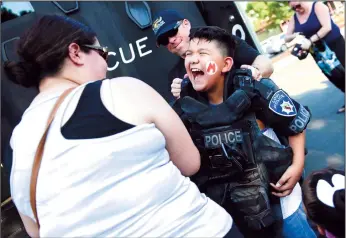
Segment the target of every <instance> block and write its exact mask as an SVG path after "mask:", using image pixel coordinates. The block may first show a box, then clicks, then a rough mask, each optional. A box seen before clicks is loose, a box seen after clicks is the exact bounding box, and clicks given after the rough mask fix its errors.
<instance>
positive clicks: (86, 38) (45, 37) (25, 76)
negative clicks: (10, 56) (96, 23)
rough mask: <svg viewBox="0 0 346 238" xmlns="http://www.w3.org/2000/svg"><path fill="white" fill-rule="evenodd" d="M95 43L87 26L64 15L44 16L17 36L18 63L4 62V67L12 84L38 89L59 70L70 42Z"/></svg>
mask: <svg viewBox="0 0 346 238" xmlns="http://www.w3.org/2000/svg"><path fill="white" fill-rule="evenodd" d="M95 40H96V34H95V32H94V31H93V30H92V29H91V28H90V27H88V26H86V25H84V24H82V23H80V22H78V21H75V20H73V19H71V18H68V17H65V16H58V15H45V16H43V17H41V18H40V19H39V20H38V21H37V22H36V23H35V24H34V25H33V26H32V27H31V28H29V30H28V31H26V32H25V33H24V34H23V36H22V37H20V40H19V42H18V45H17V54H18V55H19V57H20V61H19V62H14V61H7V62H5V65H4V67H5V70H6V72H7V73H8V74H9V78H10V79H11V80H12V81H13V82H15V83H17V84H20V85H22V86H24V87H32V86H35V87H38V85H39V82H40V81H41V79H42V78H44V77H46V76H53V75H55V74H56V73H58V72H59V71H60V70H61V68H62V65H63V62H64V59H65V58H66V57H67V55H68V46H69V45H70V44H71V43H76V44H78V45H83V44H89V45H92V44H94V43H95ZM81 50H83V51H84V52H88V51H89V49H85V48H81Z"/></svg>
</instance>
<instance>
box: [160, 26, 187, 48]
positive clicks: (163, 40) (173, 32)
mask: <svg viewBox="0 0 346 238" xmlns="http://www.w3.org/2000/svg"><path fill="white" fill-rule="evenodd" d="M180 25H181V22H180V23H179V24H178V25H177V26H176V27H175V28H174V29H172V30H169V31H167V32H166V33H164V34H162V35H161V36H159V38H158V39H157V45H158V46H160V45H163V46H167V45H168V43H169V38H170V37H174V36H176V35H177V33H178V28H179V26H180Z"/></svg>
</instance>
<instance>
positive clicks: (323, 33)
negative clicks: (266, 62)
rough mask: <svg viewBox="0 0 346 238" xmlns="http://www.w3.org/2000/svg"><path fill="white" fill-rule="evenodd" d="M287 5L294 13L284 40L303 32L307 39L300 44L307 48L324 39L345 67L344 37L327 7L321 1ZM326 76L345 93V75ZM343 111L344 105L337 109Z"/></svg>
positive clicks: (287, 40) (291, 2) (296, 2)
mask: <svg viewBox="0 0 346 238" xmlns="http://www.w3.org/2000/svg"><path fill="white" fill-rule="evenodd" d="M289 6H290V7H291V8H292V10H294V11H295V13H294V15H293V16H292V17H291V19H290V21H289V24H288V28H287V33H286V36H285V41H286V42H290V41H292V40H293V39H294V38H295V37H296V36H298V35H299V34H303V35H304V36H305V38H306V39H307V40H305V41H304V44H302V48H303V49H305V50H308V49H309V48H310V47H311V45H312V43H316V42H318V41H320V40H324V41H325V42H326V44H327V45H328V47H329V48H330V49H331V50H332V51H334V52H335V54H336V57H337V58H338V60H339V61H340V63H341V64H342V66H343V67H344V68H345V39H344V37H343V36H342V35H341V32H340V29H339V27H338V26H337V25H336V24H335V23H334V21H333V19H332V18H331V16H330V13H329V8H328V7H327V6H326V5H324V4H323V2H316V1H315V2H303V1H289ZM325 75H326V74H325ZM326 77H327V78H328V79H329V80H330V81H331V82H332V83H333V84H334V85H335V86H336V87H337V88H338V89H340V90H341V91H342V92H343V93H345V77H343V78H342V79H340V78H335V77H330V76H329V75H326ZM344 111H345V105H344V106H342V107H341V108H340V109H339V110H338V113H341V112H344Z"/></svg>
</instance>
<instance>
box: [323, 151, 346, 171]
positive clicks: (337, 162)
mask: <svg viewBox="0 0 346 238" xmlns="http://www.w3.org/2000/svg"><path fill="white" fill-rule="evenodd" d="M344 159H345V158H343V157H342V156H341V155H339V154H334V155H332V156H328V158H327V163H328V166H329V167H332V168H339V167H340V166H342V165H343V164H344Z"/></svg>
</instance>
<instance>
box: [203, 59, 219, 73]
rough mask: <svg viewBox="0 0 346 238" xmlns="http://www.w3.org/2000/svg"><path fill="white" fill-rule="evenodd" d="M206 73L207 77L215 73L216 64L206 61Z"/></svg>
mask: <svg viewBox="0 0 346 238" xmlns="http://www.w3.org/2000/svg"><path fill="white" fill-rule="evenodd" d="M206 72H207V74H209V75H214V74H215V73H216V72H217V64H216V63H215V62H214V61H208V62H207V63H206Z"/></svg>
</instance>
